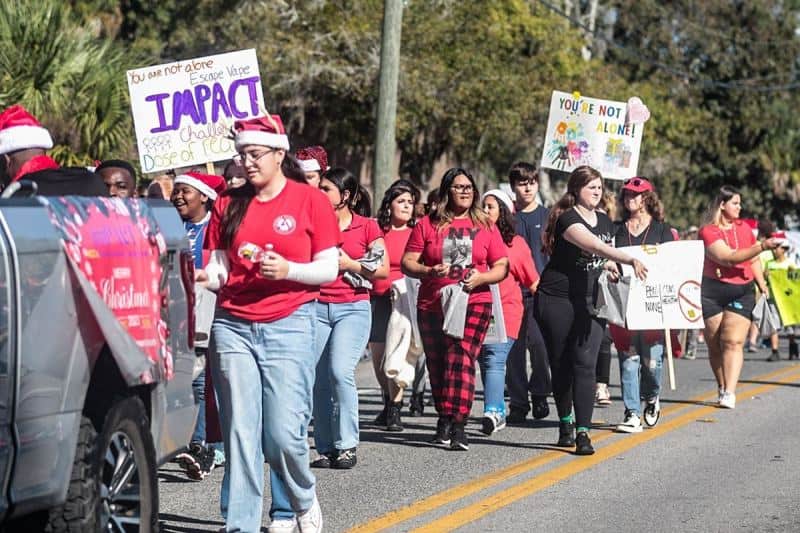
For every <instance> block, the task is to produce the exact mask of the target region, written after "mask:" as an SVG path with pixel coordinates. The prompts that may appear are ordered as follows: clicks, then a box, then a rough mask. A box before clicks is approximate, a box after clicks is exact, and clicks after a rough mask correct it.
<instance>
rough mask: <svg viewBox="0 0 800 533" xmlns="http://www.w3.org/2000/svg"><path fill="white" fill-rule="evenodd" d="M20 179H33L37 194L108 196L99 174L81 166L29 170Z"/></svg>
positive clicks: (106, 188)
mask: <svg viewBox="0 0 800 533" xmlns="http://www.w3.org/2000/svg"><path fill="white" fill-rule="evenodd" d="M20 179H21V180H31V181H35V182H36V184H37V185H38V186H39V189H38V193H37V194H38V195H39V196H68V195H74V196H108V187H106V185H105V183H104V182H103V178H102V177H100V174H95V173H94V172H89V171H88V170H86V169H85V168H82V167H61V168H53V169H47V170H39V171H37V172H30V173H28V174H24V175H23V176H22V177H20Z"/></svg>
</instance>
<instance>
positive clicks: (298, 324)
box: [211, 302, 317, 532]
mask: <svg viewBox="0 0 800 533" xmlns="http://www.w3.org/2000/svg"><path fill="white" fill-rule="evenodd" d="M212 329H213V334H214V335H213V339H214V343H215V345H216V350H214V356H213V357H212V360H211V361H212V365H211V368H212V371H213V376H214V382H215V388H216V391H217V393H218V401H219V406H220V419H221V422H222V432H223V435H224V437H225V453H226V462H225V476H224V478H223V480H222V493H221V495H220V508H221V511H222V515H223V516H224V517H225V521H226V524H225V525H226V528H227V531H246V532H251V531H259V530H260V528H261V513H262V502H263V491H264V458H265V457H266V460H267V462H268V463H269V465H270V468H271V470H272V472H274V476H272V477H271V479H273V480H274V479H275V478H276V477H277V478H278V479H279V480H280V481H281V482H282V484H281V483H277V484H273V497H275V496H276V493H277V496H278V498H280V489H281V488H284V489H285V494H286V496H288V502H289V507H290V508H291V509H292V510H294V511H295V512H302V511H306V510H308V509H310V508H311V505H312V504H313V501H314V497H315V482H316V480H315V478H314V475H313V474H312V473H311V469H310V467H309V451H308V441H307V438H306V434H307V430H308V423H309V420H310V418H311V394H312V390H313V384H314V364H315V361H316V354H317V350H316V341H315V339H316V320H315V316H314V303H313V302H309V303H307V304H305V305H303V306H301V307H300V308H298V309H297V310H296V311H295V312H294V313H292V314H291V315H289V316H288V317H286V318H283V319H280V320H276V321H274V322H268V323H265V322H251V321H248V320H243V319H240V318H236V317H233V316H231V315H229V314H226V313H218V315H217V317H216V318H215V319H214V325H213V326H212ZM273 506H275V502H274V503H273Z"/></svg>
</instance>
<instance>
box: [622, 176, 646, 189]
mask: <svg viewBox="0 0 800 533" xmlns="http://www.w3.org/2000/svg"><path fill="white" fill-rule="evenodd" d="M645 183H650V182H649V181H647V180H646V179H643V178H628V179H626V180H625V181H624V182H623V183H622V184H623V185H633V186H634V187H641V186H642V185H643V184H645Z"/></svg>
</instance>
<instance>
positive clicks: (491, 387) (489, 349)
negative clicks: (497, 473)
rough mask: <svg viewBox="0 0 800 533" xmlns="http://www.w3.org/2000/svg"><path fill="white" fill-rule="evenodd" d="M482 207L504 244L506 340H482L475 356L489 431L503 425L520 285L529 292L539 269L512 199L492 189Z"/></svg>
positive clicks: (519, 320) (485, 428) (484, 427)
mask: <svg viewBox="0 0 800 533" xmlns="http://www.w3.org/2000/svg"><path fill="white" fill-rule="evenodd" d="M483 208H484V210H485V211H486V214H487V215H488V216H489V220H491V221H492V222H493V223H494V224H496V225H497V229H498V230H499V231H500V235H501V236H502V237H503V242H504V243H505V245H506V246H507V247H508V277H506V279H504V280H503V281H501V282H500V283H499V287H498V288H499V289H500V302H501V303H502V305H503V320H504V321H505V329H506V336H507V337H508V340H507V341H506V342H504V343H496V344H484V345H483V348H482V349H481V354H480V356H479V357H478V364H479V365H480V367H481V379H482V380H483V420H482V421H481V431H483V432H484V433H485V434H487V435H491V434H492V433H494V432H495V431H500V430H501V429H503V428H504V427H506V403H505V397H504V394H505V391H504V388H505V383H506V359H508V353H509V352H510V351H511V347H512V346H513V345H514V342H515V341H516V340H517V339H518V338H519V335H520V327H521V326H522V315H523V312H524V306H523V304H522V290H521V289H520V286H523V287H526V288H527V289H528V290H530V291H531V294H533V293H535V292H536V286H537V285H538V284H539V272H538V271H537V270H536V265H535V264H534V262H533V256H532V255H531V249H530V247H529V246H528V243H527V242H525V239H523V238H522V237H521V236H519V235H517V232H516V229H515V227H516V224H515V222H514V202H513V201H512V200H511V197H510V196H509V195H508V194H507V193H505V192H504V191H502V190H500V189H492V190H490V191H487V192H485V193H484V194H483Z"/></svg>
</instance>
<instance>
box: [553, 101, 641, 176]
mask: <svg viewBox="0 0 800 533" xmlns="http://www.w3.org/2000/svg"><path fill="white" fill-rule="evenodd" d="M627 107H628V105H627V104H626V103H625V102H616V101H613V100H599V99H597V98H588V97H586V96H579V95H578V94H577V93H575V94H570V93H564V92H560V91H553V96H552V98H551V100H550V115H549V117H548V119H547V131H546V133H545V135H546V136H545V139H544V149H543V150H542V162H541V166H542V167H544V168H553V169H556V170H563V171H565V172H572V171H573V170H574V169H575V168H577V167H579V166H581V165H589V166H590V167H593V168H595V169H597V170H598V171H600V173H601V174H602V175H603V177H604V178H610V179H619V180H624V179H628V178H630V177H633V176H635V175H636V169H637V167H638V166H639V150H640V148H641V145H642V131H643V130H644V125H643V124H626V123H625V116H626V113H627Z"/></svg>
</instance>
